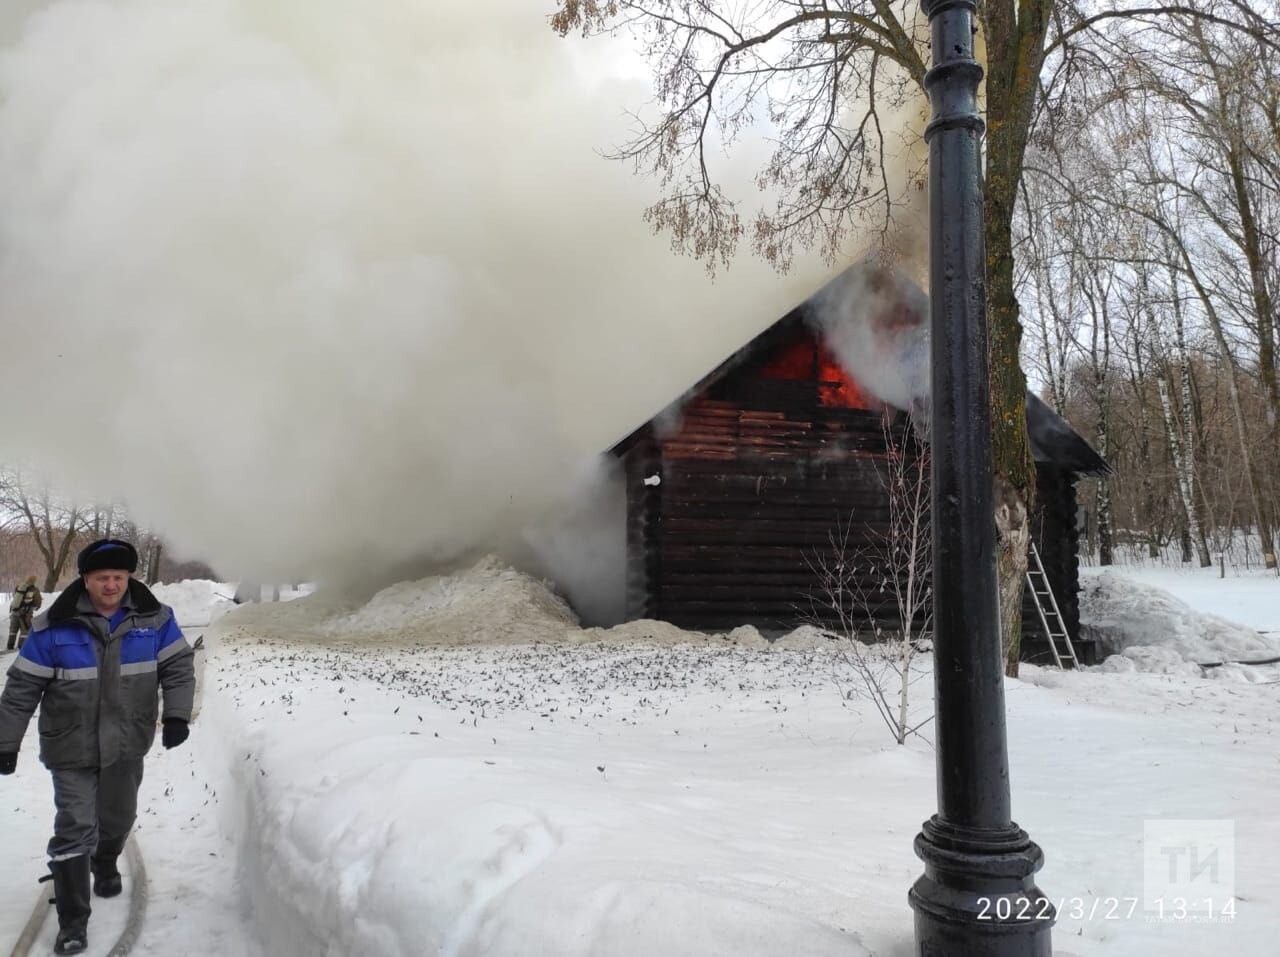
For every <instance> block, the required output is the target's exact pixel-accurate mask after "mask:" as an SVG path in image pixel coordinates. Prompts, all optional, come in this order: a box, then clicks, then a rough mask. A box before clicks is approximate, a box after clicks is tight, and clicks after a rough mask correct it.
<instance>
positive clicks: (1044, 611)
mask: <svg viewBox="0 0 1280 957" xmlns="http://www.w3.org/2000/svg"><path fill="white" fill-rule="evenodd" d="M1027 553H1028V559H1029V560H1028V562H1027V587H1028V588H1030V589H1031V597H1032V600H1033V601H1034V602H1035V603H1036V612H1037V613H1038V614H1039V615H1040V624H1041V626H1042V627H1043V628H1044V633H1045V637H1046V638H1048V639H1049V651H1050V652H1051V653H1052V654H1053V663H1054V664H1055V665H1057V666H1058V667H1059V668H1061V667H1062V666H1063V665H1062V657H1063V656H1062V654H1061V653H1060V652H1059V651H1058V641H1061V642H1062V643H1063V644H1064V645H1065V646H1066V649H1067V659H1068V660H1069V661H1070V662H1071V666H1072V667H1073V668H1079V667H1080V659H1078V658H1077V657H1076V649H1075V648H1074V647H1073V646H1072V644H1071V636H1070V635H1069V634H1067V623H1066V622H1065V621H1064V620H1063V618H1062V612H1061V610H1059V608H1058V599H1057V598H1055V597H1054V595H1053V588H1052V586H1050V584H1049V576H1048V575H1046V574H1045V572H1044V563H1043V562H1041V561H1040V551H1039V549H1037V548H1036V543H1035V542H1031V543H1030V544H1029V545H1028V548H1027Z"/></svg>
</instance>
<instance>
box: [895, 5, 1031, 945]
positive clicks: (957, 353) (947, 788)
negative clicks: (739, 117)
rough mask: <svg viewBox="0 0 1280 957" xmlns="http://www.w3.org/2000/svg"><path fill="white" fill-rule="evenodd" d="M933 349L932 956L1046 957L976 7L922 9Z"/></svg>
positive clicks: (919, 933)
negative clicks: (1019, 757) (1002, 537)
mask: <svg viewBox="0 0 1280 957" xmlns="http://www.w3.org/2000/svg"><path fill="white" fill-rule="evenodd" d="M923 2H924V10H925V12H926V13H927V14H928V17H929V24H930V28H931V30H932V39H933V68H932V69H931V70H930V71H929V73H928V75H927V76H926V78H925V85H926V86H927V87H928V90H929V96H930V99H931V101H932V106H933V119H932V121H931V122H930V123H929V127H928V129H927V130H926V131H925V138H926V140H928V142H929V189H930V207H931V209H930V216H931V219H930V226H931V235H930V272H929V291H930V298H931V303H932V306H931V308H932V335H933V414H932V419H931V421H932V440H931V455H932V461H933V473H932V484H933V489H932V496H933V498H932V508H933V600H934V642H933V649H934V691H935V698H936V717H935V727H936V728H937V761H938V813H937V814H935V815H934V816H933V817H932V818H930V819H929V820H928V821H926V822H925V823H924V827H923V829H922V830H921V832H920V834H919V836H917V837H916V842H915V847H916V853H917V854H918V855H919V856H920V858H921V859H922V860H923V861H924V876H922V877H921V878H920V879H919V880H917V881H916V883H915V886H914V887H912V888H911V894H910V902H911V906H912V908H913V909H914V910H915V930H916V949H917V952H918V953H919V954H920V955H921V957H1015V955H1016V957H1048V955H1049V954H1050V953H1051V946H1050V940H1049V934H1050V928H1051V927H1052V925H1053V919H1054V912H1053V908H1052V906H1051V905H1050V904H1049V902H1048V901H1047V900H1046V899H1045V897H1044V895H1043V894H1042V893H1041V891H1040V889H1039V888H1038V887H1036V885H1035V879H1034V875H1035V872H1036V871H1037V870H1039V868H1040V865H1041V864H1042V863H1043V862H1044V855H1043V854H1042V853H1041V851H1040V848H1039V847H1037V846H1036V845H1035V844H1034V843H1033V842H1032V841H1031V839H1030V838H1029V837H1028V836H1027V834H1026V832H1025V831H1023V830H1022V829H1021V828H1019V827H1018V826H1017V825H1016V824H1014V823H1013V822H1012V820H1010V810H1009V758H1008V751H1007V748H1006V745H1005V712H1004V661H1003V656H1002V654H1001V652H1000V615H999V607H1000V606H999V600H998V598H997V591H996V563H995V550H996V531H995V518H994V514H993V511H992V485H991V482H992V471H991V411H990V404H989V392H990V384H989V381H988V370H987V321H986V305H987V296H986V285H985V266H986V263H985V255H986V254H985V251H984V245H983V241H982V228H983V215H982V213H983V197H982V152H981V140H982V134H983V131H984V129H985V124H984V123H983V120H982V118H981V116H979V114H978V109H977V92H978V82H979V80H981V79H982V67H981V66H979V65H978V62H977V61H976V60H975V59H974V58H973V36H974V30H975V26H974V10H975V0H923Z"/></svg>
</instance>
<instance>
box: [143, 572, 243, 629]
mask: <svg viewBox="0 0 1280 957" xmlns="http://www.w3.org/2000/svg"><path fill="white" fill-rule="evenodd" d="M235 591H236V586H235V585H234V584H228V583H226V582H215V581H209V579H207V578H188V579H186V580H184V581H180V582H174V583H173V584H169V585H165V584H156V585H152V586H151V593H152V594H153V595H155V596H156V598H157V599H159V600H160V601H161V602H163V603H164V604H166V605H168V606H169V607H170V608H172V609H173V614H174V616H175V617H176V618H177V619H178V624H179V625H182V626H183V627H201V626H204V625H210V624H212V623H213V622H215V621H217V620H218V619H219V618H221V617H222V616H223V615H225V614H226V613H227V612H229V611H230V610H231V609H232V608H234V607H235V606H236V605H235V602H234V601H232V599H231V596H232V595H234V594H235Z"/></svg>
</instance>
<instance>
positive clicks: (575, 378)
mask: <svg viewBox="0 0 1280 957" xmlns="http://www.w3.org/2000/svg"><path fill="white" fill-rule="evenodd" d="M6 8H7V9H6V11H5V12H4V13H0V169H3V171H4V176H3V177H2V178H0V290H2V292H0V297H2V298H0V317H2V318H3V324H4V334H5V341H6V346H7V349H6V357H5V374H4V375H3V376H2V377H0V408H3V409H4V414H3V416H0V458H3V459H6V460H18V459H21V460H22V461H25V462H28V463H33V464H35V465H36V466H38V467H39V468H41V469H43V470H45V471H46V472H48V473H49V474H50V476H51V477H52V478H53V480H54V481H55V482H57V483H58V484H59V485H60V486H62V487H64V488H67V489H68V490H70V491H72V492H74V493H76V494H77V495H79V496H81V497H82V498H88V499H94V500H99V501H108V500H114V501H119V502H123V503H124V504H126V505H127V506H128V507H129V509H130V510H131V512H132V513H133V514H134V516H135V517H136V518H137V519H138V520H139V521H140V522H142V523H145V524H147V525H150V526H151V527H154V528H157V529H160V530H163V531H164V532H165V533H166V535H167V536H168V537H169V538H170V540H171V541H172V543H173V544H174V545H175V546H177V547H178V548H179V549H181V550H184V551H187V552H192V553H197V554H200V555H202V556H204V557H206V558H208V559H209V560H211V561H212V562H214V563H215V564H216V565H217V567H219V569H220V570H223V573H224V574H230V575H244V576H247V577H257V578H264V579H267V580H273V579H274V580H282V579H290V578H297V577H300V576H329V577H343V576H346V577H352V576H369V575H378V574H381V573H383V572H384V571H385V570H388V569H391V568H393V567H396V566H399V565H403V564H404V563H412V562H415V561H418V560H421V559H424V558H428V559H430V558H439V559H443V558H447V557H449V556H452V555H456V554H458V553H460V552H462V551H464V550H467V549H472V548H474V547H476V546H477V545H482V544H485V543H489V542H495V543H496V542H500V541H501V540H503V539H504V538H506V537H508V536H509V534H510V533H511V531H512V530H514V529H517V528H521V527H523V526H524V525H525V524H527V522H528V521H529V519H530V518H531V517H532V516H533V515H536V514H539V513H540V512H541V511H542V510H543V509H544V508H545V507H546V506H547V505H548V504H549V503H553V502H555V501H556V500H557V499H558V498H562V497H563V496H564V495H565V494H566V492H567V491H568V489H569V485H570V481H571V479H572V477H573V476H574V475H576V474H578V470H579V469H580V467H581V463H582V462H583V461H584V460H585V459H586V458H589V457H590V456H591V455H593V454H594V453H597V452H599V451H601V450H603V449H605V448H607V447H608V446H609V445H610V444H611V443H612V442H613V441H614V440H615V439H617V438H619V437H621V436H622V435H624V434H626V433H627V432H629V431H630V430H631V429H632V428H633V427H634V426H636V425H637V424H639V423H640V422H641V421H643V420H644V419H646V418H648V417H649V416H650V415H651V414H652V413H653V412H654V411H656V410H657V409H658V408H660V407H662V406H663V405H664V404H665V403H666V402H667V401H668V400H669V399H670V398H671V396H672V395H675V394H678V392H679V391H680V390H681V389H683V388H684V387H685V386H687V385H688V384H689V383H690V382H692V381H694V380H695V379H696V378H697V377H698V376H699V375H701V374H702V373H703V372H705V371H706V370H707V369H709V368H710V367H711V366H713V365H715V364H716V363H717V362H718V361H719V360H720V359H722V358H723V357H724V355H725V354H727V353H728V352H729V351H731V350H732V349H733V348H736V347H737V346H738V345H740V344H741V343H743V342H745V341H747V340H748V339H749V338H750V337H751V336H752V335H754V334H755V333H756V332H757V331H758V330H759V329H761V328H763V327H764V326H766V325H767V324H768V323H769V322H771V321H772V320H773V319H775V318H777V317H778V316H780V315H782V314H783V313H785V312H786V311H787V310H788V309H789V308H790V307H792V306H793V305H795V304H796V303H797V302H799V301H800V300H802V299H803V298H804V297H805V295H807V294H808V293H809V292H811V291H812V290H813V289H815V288H817V287H818V285H820V282H821V279H822V272H823V270H821V269H819V268H817V267H816V266H814V265H810V266H806V265H804V264H801V265H800V266H799V268H798V269H797V270H796V271H795V272H794V273H792V274H791V275H789V276H787V277H779V276H778V275H776V274H775V273H773V272H772V271H771V270H770V269H769V268H768V267H766V266H765V265H763V264H761V263H758V262H754V261H749V260H746V259H744V260H743V261H740V262H738V263H736V264H735V265H734V266H733V268H731V269H730V270H728V271H727V272H725V273H722V274H721V275H720V276H719V278H718V279H717V280H716V281H715V282H712V281H710V280H709V279H708V277H707V275H706V273H705V271H704V270H703V267H702V266H701V265H700V264H698V263H696V262H693V261H690V260H688V259H682V258H678V257H675V256H673V255H672V254H671V252H670V249H669V244H668V241H667V239H666V238H665V237H662V236H654V235H651V233H650V232H649V230H648V228H647V227H646V226H645V225H644V223H643V221H642V218H641V210H642V209H643V207H644V205H645V204H646V203H647V202H649V201H651V200H652V198H653V197H654V195H655V187H654V184H653V183H652V182H648V181H646V180H644V179H642V178H637V177H635V176H634V175H633V174H632V171H631V170H630V169H628V168H627V167H626V166H624V165H623V164H619V163H613V162H609V161H606V160H604V159H601V158H600V156H599V150H601V149H602V148H608V147H609V146H611V145H613V144H614V143H616V142H618V141H620V139H621V138H622V136H623V135H624V131H625V128H626V125H627V120H626V119H625V117H624V116H623V115H622V108H623V107H625V106H633V107H635V106H639V105H641V104H642V103H643V101H644V99H645V96H646V92H645V90H644V87H643V85H642V84H638V83H636V82H635V81H634V80H632V79H630V78H629V77H628V70H629V66H628V65H629V64H630V63H632V61H631V60H630V59H629V57H628V55H627V53H626V51H625V50H619V49H618V48H617V47H616V46H611V45H610V44H609V43H608V42H605V41H592V42H590V43H585V44H582V43H578V42H575V41H566V40H561V39H558V38H557V37H555V36H554V35H553V34H552V33H551V31H550V30H549V29H548V28H547V25H546V22H545V15H546V11H545V10H541V9H540V5H539V4H536V3H535V4H531V3H528V2H527V0H496V2H491V3H487V4H483V5H479V4H475V3H472V2H468V0H434V2H422V0H381V2H378V3H359V4H357V3H352V2H349V0H346V2H344V0H184V2H183V3H180V4H179V3H172V2H170V0H58V2H46V3H33V2H31V0H22V2H19V3H17V4H14V3H13V0H10V3H9V4H7V5H6ZM632 75H635V73H634V71H632ZM739 155H740V159H741V162H742V166H743V168H742V170H741V171H740V172H741V176H738V177H737V179H738V181H739V182H741V183H743V184H747V183H749V182H750V171H751V167H752V164H753V160H754V159H757V158H758V157H754V156H752V155H751V154H750V151H746V152H745V153H742V154H739ZM723 175H724V176H726V177H728V178H729V179H730V180H733V179H734V170H731V169H730V170H726V171H723ZM739 194H740V195H744V196H746V197H747V198H750V197H749V195H748V194H747V191H746V189H742V190H739ZM747 212H748V214H749V212H750V211H749V210H747Z"/></svg>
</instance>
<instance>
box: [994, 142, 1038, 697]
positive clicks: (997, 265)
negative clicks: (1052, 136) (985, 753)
mask: <svg viewBox="0 0 1280 957" xmlns="http://www.w3.org/2000/svg"><path fill="white" fill-rule="evenodd" d="M994 125H995V124H993V127H994ZM998 138H999V137H998V135H997V134H996V133H995V132H994V129H993V134H992V137H991V140H996V139H998ZM995 152H996V151H995V150H994V149H993V148H990V147H989V152H988V154H987V204H986V228H985V230H984V232H985V240H986V246H987V323H988V334H989V337H990V339H989V348H988V369H989V374H990V376H991V429H992V433H991V444H992V466H993V471H994V473H995V480H996V494H995V502H996V512H997V516H1000V517H998V518H997V521H996V528H997V530H998V531H999V533H1000V534H999V548H998V550H997V552H996V570H997V573H998V575H999V579H1000V635H1001V644H1002V645H1003V650H1004V655H1005V673H1006V674H1007V675H1009V676H1010V677H1017V674H1018V658H1019V654H1020V652H1021V645H1022V589H1023V583H1024V582H1025V581H1026V576H1027V542H1028V541H1029V538H1030V524H1029V522H1028V521H1027V516H1028V515H1030V514H1031V510H1032V508H1033V507H1034V504H1035V502H1034V496H1035V464H1034V462H1033V461H1032V458H1031V444H1030V441H1029V440H1028V438H1027V411H1026V394H1027V380H1026V376H1025V375H1023V372H1022V366H1021V364H1020V363H1019V361H1018V351H1019V348H1020V346H1021V343H1022V323H1021V322H1020V321H1019V309H1018V300H1017V297H1016V295H1015V294H1014V272H1013V228H1012V223H1013V218H1012V217H1013V199H1014V194H1015V191H1016V186H1013V185H1004V184H1013V183H1016V179H1015V178H1012V177H1011V176H1010V175H1009V173H1008V172H1005V171H1002V170H1001V169H1000V166H1001V162H1000V160H999V159H997V158H996V156H995ZM1002 526H1003V527H1002Z"/></svg>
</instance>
